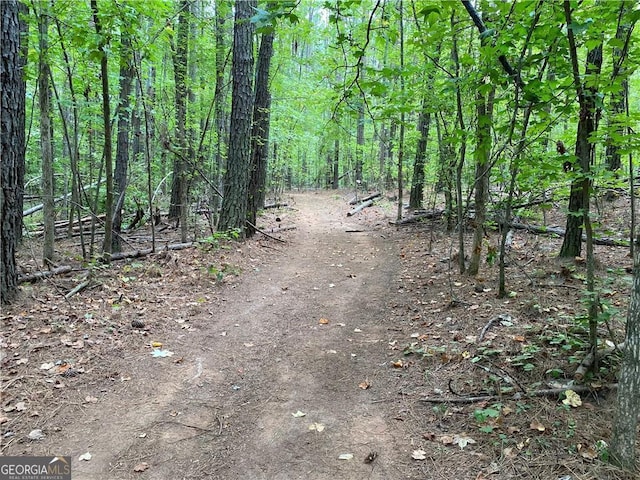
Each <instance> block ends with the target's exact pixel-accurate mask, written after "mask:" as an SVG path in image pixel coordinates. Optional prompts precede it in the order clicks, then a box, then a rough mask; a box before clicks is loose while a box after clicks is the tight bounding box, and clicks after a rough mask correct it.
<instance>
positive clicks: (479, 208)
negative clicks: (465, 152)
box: [467, 82, 495, 275]
mask: <svg viewBox="0 0 640 480" xmlns="http://www.w3.org/2000/svg"><path fill="white" fill-rule="evenodd" d="M482 86H484V82H483V84H482ZM494 96H495V88H492V89H491V91H490V92H489V93H488V94H487V95H486V97H485V94H484V93H482V92H481V91H478V92H477V96H476V109H477V112H478V121H477V126H476V150H475V154H474V155H475V160H476V177H475V223H476V226H475V231H474V234H473V246H472V247H471V259H470V260H469V267H468V268H467V273H468V274H469V275H477V274H478V271H479V270H480V261H481V256H482V241H483V240H484V223H485V220H486V216H487V199H488V195H489V176H490V175H491V126H492V124H493V99H494Z"/></svg>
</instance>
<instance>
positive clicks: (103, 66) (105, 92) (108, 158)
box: [91, 0, 113, 260]
mask: <svg viewBox="0 0 640 480" xmlns="http://www.w3.org/2000/svg"><path fill="white" fill-rule="evenodd" d="M91 11H92V13H93V23H94V25H95V29H96V34H97V36H98V42H99V43H98V49H99V50H100V76H101V77H102V120H103V124H104V168H105V179H106V190H107V191H106V195H105V204H104V208H105V212H106V217H105V220H104V243H103V245H102V251H103V253H104V254H105V259H106V260H109V257H110V256H111V240H112V236H113V232H112V227H113V158H112V151H111V107H110V103H109V68H108V64H107V52H106V49H105V45H106V41H105V37H104V36H103V34H102V23H101V22H100V16H99V15H98V4H97V0H91Z"/></svg>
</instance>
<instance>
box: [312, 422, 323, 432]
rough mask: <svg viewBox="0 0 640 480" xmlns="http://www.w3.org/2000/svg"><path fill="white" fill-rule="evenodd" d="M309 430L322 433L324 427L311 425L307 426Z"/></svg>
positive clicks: (317, 424) (319, 424)
mask: <svg viewBox="0 0 640 480" xmlns="http://www.w3.org/2000/svg"><path fill="white" fill-rule="evenodd" d="M309 430H315V431H316V432H322V431H323V430H324V425H323V424H321V423H312V424H311V425H309Z"/></svg>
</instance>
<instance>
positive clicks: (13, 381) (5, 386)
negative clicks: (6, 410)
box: [0, 376, 24, 392]
mask: <svg viewBox="0 0 640 480" xmlns="http://www.w3.org/2000/svg"><path fill="white" fill-rule="evenodd" d="M23 378H24V376H20V377H16V378H14V379H13V380H11V381H10V382H7V383H6V384H5V385H3V386H2V390H0V391H2V392H4V391H6V390H7V388H9V387H10V386H11V384H12V383H15V382H17V381H18V380H22V379H23Z"/></svg>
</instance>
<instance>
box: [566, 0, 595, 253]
mask: <svg viewBox="0 0 640 480" xmlns="http://www.w3.org/2000/svg"><path fill="white" fill-rule="evenodd" d="M569 8H570V7H569V3H568V1H567V2H565V9H569ZM567 16H568V17H569V18H568V20H567V22H568V24H569V25H571V22H570V21H569V20H570V13H568V14H567ZM568 37H569V39H570V40H569V53H570V54H571V56H572V63H573V64H574V79H575V81H576V88H577V90H578V102H579V103H580V113H579V120H578V132H577V134H576V149H575V156H576V159H577V161H576V165H575V168H577V169H579V173H580V175H579V176H578V178H576V179H575V180H574V181H573V182H572V183H571V193H570V196H569V213H568V214H567V226H566V229H565V230H566V235H565V237H564V241H563V242H562V247H561V249H560V255H559V256H560V257H564V258H573V257H579V256H580V254H581V252H582V225H583V222H584V212H585V209H588V207H589V198H590V189H591V181H590V179H589V171H590V169H591V161H592V158H593V154H594V149H593V144H592V143H591V141H590V137H591V135H592V134H593V133H594V132H595V131H596V128H597V127H596V117H597V115H598V107H597V104H596V100H597V97H596V94H597V89H596V87H595V86H593V81H592V80H586V81H585V83H584V84H583V83H582V79H581V78H580V75H579V72H578V60H577V50H576V46H575V41H574V38H573V31H572V30H571V29H569V30H568ZM586 64H587V66H586V70H585V76H586V77H589V76H593V75H599V74H600V70H601V67H602V44H599V45H598V46H596V47H594V48H592V49H591V50H589V52H588V54H587V61H586ZM586 82H589V84H590V85H591V86H589V87H587V86H586Z"/></svg>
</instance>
